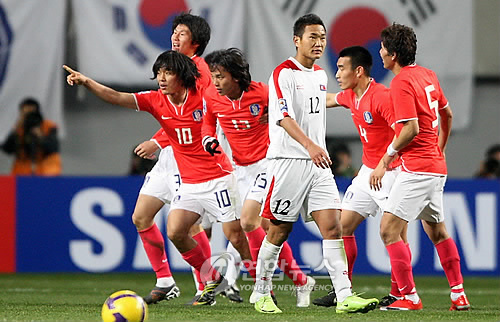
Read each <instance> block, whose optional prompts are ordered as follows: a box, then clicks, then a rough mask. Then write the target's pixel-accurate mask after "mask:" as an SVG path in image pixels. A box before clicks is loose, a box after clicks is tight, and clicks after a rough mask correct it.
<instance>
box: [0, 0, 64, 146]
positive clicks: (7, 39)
mask: <svg viewBox="0 0 500 322" xmlns="http://www.w3.org/2000/svg"><path fill="white" fill-rule="evenodd" d="M65 15H66V0H48V1H19V0H0V141H1V142H3V140H4V139H5V138H6V136H7V134H8V133H9V132H10V131H11V130H12V128H13V127H14V124H15V122H16V120H17V118H18V114H19V108H18V107H19V103H20V102H21V101H22V100H23V99H24V98H26V97H28V96H30V97H33V98H35V99H37V100H38V101H39V102H40V104H41V110H42V113H43V115H44V117H45V118H47V119H50V120H53V121H55V122H56V123H57V124H58V125H59V130H60V132H59V133H60V134H62V133H63V132H64V127H63V125H64V124H63V122H62V121H63V110H62V88H63V85H64V84H63V72H62V69H61V65H62V63H63V54H64V32H63V30H64V21H65Z"/></svg>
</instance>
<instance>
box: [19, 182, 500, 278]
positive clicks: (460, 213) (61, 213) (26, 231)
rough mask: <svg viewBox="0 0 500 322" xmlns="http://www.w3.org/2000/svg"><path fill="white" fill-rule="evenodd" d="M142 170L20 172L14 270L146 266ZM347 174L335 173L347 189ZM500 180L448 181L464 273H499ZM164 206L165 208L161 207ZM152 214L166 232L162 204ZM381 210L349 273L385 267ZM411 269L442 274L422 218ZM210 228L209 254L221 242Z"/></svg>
mask: <svg viewBox="0 0 500 322" xmlns="http://www.w3.org/2000/svg"><path fill="white" fill-rule="evenodd" d="M141 184H142V178H140V177H95V178H93V177H60V178H31V177H26V178H22V177H19V178H17V182H16V185H15V186H14V187H15V188H14V189H16V202H17V209H16V214H15V216H16V232H15V234H16V243H15V247H16V250H15V254H16V255H15V256H16V258H15V262H16V268H15V271H18V272H78V271H85V272H111V271H144V270H150V266H149V264H148V261H147V258H146V257H145V254H144V251H143V250H142V244H141V241H140V239H139V238H138V235H137V233H136V230H135V227H134V225H133V224H132V221H131V215H132V212H133V209H134V206H135V200H136V198H137V193H138V191H139V189H140V186H141ZM348 184H349V182H348V181H343V180H339V181H338V186H339V189H340V190H341V191H344V190H345V188H346V187H347V185H348ZM499 199H500V181H486V180H452V179H450V180H448V182H447V184H446V188H445V196H444V202H445V215H446V223H447V227H448V231H449V232H450V234H451V235H452V236H453V238H454V239H455V240H456V242H457V246H458V248H459V251H460V255H461V259H462V261H461V264H462V272H463V274H464V275H490V276H498V275H500V274H499V273H500V269H499V264H498V249H499V238H498V222H499V218H500V216H499V213H500V210H499V206H498V205H499ZM165 208H167V207H165ZM165 208H164V209H163V210H162V211H161V212H160V214H159V215H158V216H157V223H158V225H159V227H160V228H161V229H162V230H163V231H164V230H165V223H166V221H165V220H166V214H167V209H165ZM379 220H380V216H378V217H376V218H369V219H368V220H367V221H365V223H363V224H362V225H361V226H360V227H359V228H358V230H357V231H356V238H357V244H358V251H359V253H358V258H357V261H356V265H355V268H354V273H355V274H356V273H361V274H385V273H388V272H389V271H390V266H389V259H388V257H387V253H386V251H385V248H384V247H383V244H382V242H381V241H380V238H379V236H378V227H379ZM318 237H319V233H318V231H317V229H316V227H315V225H314V223H308V224H304V223H302V222H301V221H300V222H298V223H297V224H295V227H294V230H293V233H292V236H291V238H290V240H289V243H290V244H291V246H292V249H293V252H294V254H295V256H296V258H297V261H298V263H299V264H300V265H301V266H302V268H303V270H304V271H306V272H308V273H311V274H318V273H319V274H321V273H325V272H326V271H325V270H324V269H322V268H321V261H322V256H321V240H320V239H319V238H318ZM409 240H410V244H411V248H412V254H413V264H414V274H415V275H419V274H425V275H432V274H442V269H441V266H440V264H439V259H438V258H437V255H436V253H435V250H434V247H433V245H432V243H430V242H429V240H428V238H427V236H426V235H425V233H424V232H423V230H422V228H421V224H420V223H419V222H413V223H411V224H410V226H409ZM226 243H227V242H226V240H225V239H224V237H223V236H222V231H221V229H220V227H217V226H216V227H214V237H213V239H212V246H213V251H214V253H217V252H222V251H223V250H224V248H225V245H226ZM167 250H168V256H169V261H170V265H171V268H172V270H173V271H188V270H189V268H188V266H187V264H186V263H185V262H184V261H183V260H182V258H181V257H180V255H179V254H178V252H177V250H176V249H175V247H173V245H172V244H171V243H170V242H167Z"/></svg>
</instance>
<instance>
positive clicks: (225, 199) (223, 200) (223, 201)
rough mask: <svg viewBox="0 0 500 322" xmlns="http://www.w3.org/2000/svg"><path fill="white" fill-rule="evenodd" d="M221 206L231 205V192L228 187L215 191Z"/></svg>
mask: <svg viewBox="0 0 500 322" xmlns="http://www.w3.org/2000/svg"><path fill="white" fill-rule="evenodd" d="M214 194H215V198H216V199H217V203H218V204H219V208H221V209H222V208H226V207H229V206H231V198H229V192H228V191H227V189H224V190H221V191H217V192H214Z"/></svg>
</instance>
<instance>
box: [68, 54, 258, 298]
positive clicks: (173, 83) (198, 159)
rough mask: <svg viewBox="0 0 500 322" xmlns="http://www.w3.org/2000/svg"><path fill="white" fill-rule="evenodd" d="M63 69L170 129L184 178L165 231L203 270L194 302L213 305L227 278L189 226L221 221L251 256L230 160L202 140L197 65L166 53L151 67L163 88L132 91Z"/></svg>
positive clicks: (103, 96)
mask: <svg viewBox="0 0 500 322" xmlns="http://www.w3.org/2000/svg"><path fill="white" fill-rule="evenodd" d="M64 68H65V69H66V70H67V71H68V72H69V73H70V74H69V75H68V76H67V82H68V84H70V85H73V84H77V85H84V86H85V87H86V88H87V89H89V90H90V91H91V92H92V93H94V94H95V95H96V96H98V97H99V98H101V99H103V100H105V101H106V102H109V103H112V104H115V105H120V106H123V107H126V108H130V109H138V110H141V111H147V112H149V113H150V114H152V115H153V116H154V117H155V118H156V119H157V120H158V122H159V123H160V124H161V126H162V128H163V130H165V132H166V133H167V135H168V138H169V140H170V144H171V145H172V149H173V151H174V156H175V158H176V160H177V165H178V168H179V172H180V175H181V179H182V185H181V187H180V188H179V191H178V192H177V194H176V196H174V198H173V200H172V204H171V207H170V212H169V216H168V223H167V234H168V237H169V239H170V240H171V241H172V242H173V244H174V245H175V246H176V248H177V249H178V250H179V252H180V253H181V255H182V257H183V258H184V260H186V262H188V263H189V264H190V265H191V266H192V267H194V268H196V269H198V270H199V271H200V275H202V279H203V280H204V282H205V283H206V285H205V288H204V290H203V293H202V294H201V296H200V298H199V299H198V301H197V302H195V303H193V304H194V305H213V304H215V295H216V294H215V293H216V291H217V289H218V288H219V286H220V285H221V283H222V281H223V278H222V276H221V275H220V274H219V273H218V272H217V271H216V270H215V269H213V267H212V265H211V263H210V260H209V257H208V256H207V255H206V254H205V253H204V252H203V249H201V247H200V246H199V244H198V243H197V242H196V241H195V240H194V239H193V238H191V237H190V235H189V231H190V229H191V227H192V226H193V225H194V224H195V223H197V222H198V221H199V220H200V218H201V216H208V217H209V218H210V220H211V221H215V220H218V221H220V222H222V223H223V231H224V233H225V235H226V237H227V239H228V240H229V241H230V242H231V243H232V244H233V245H234V246H235V248H236V249H237V250H238V252H239V253H240V254H241V256H242V258H243V259H251V255H250V250H249V248H248V242H247V240H246V238H245V235H244V233H243V231H242V229H241V226H240V222H239V207H240V204H239V200H238V198H239V196H238V194H237V187H236V181H235V178H234V175H233V173H232V166H231V163H230V161H229V159H228V158H227V156H226V155H225V154H224V153H221V154H218V155H215V156H210V155H209V154H207V153H206V152H205V151H204V150H203V146H202V144H201V125H202V118H203V113H202V108H203V100H202V97H203V91H204V89H203V88H202V87H201V86H198V85H197V83H196V78H198V77H199V72H198V69H197V67H196V65H195V63H194V62H193V61H192V60H191V59H190V58H189V57H187V56H185V55H183V54H181V53H179V52H176V51H172V50H171V51H167V52H164V53H162V54H161V55H160V56H158V58H157V60H156V62H155V64H154V65H153V75H155V78H156V80H157V81H158V85H159V87H160V88H159V90H157V91H145V92H140V93H133V94H132V93H124V92H118V91H115V90H113V89H111V88H109V87H106V86H104V85H102V84H100V83H98V82H96V81H94V80H92V79H90V78H88V77H86V76H85V75H83V74H81V73H79V72H76V71H74V70H72V69H71V68H69V67H67V66H64Z"/></svg>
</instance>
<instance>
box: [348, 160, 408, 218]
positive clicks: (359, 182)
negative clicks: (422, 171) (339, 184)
mask: <svg viewBox="0 0 500 322" xmlns="http://www.w3.org/2000/svg"><path fill="white" fill-rule="evenodd" d="M373 170H374V169H371V168H368V167H367V166H366V165H362V166H361V169H359V172H358V175H357V176H356V177H355V178H354V179H353V180H352V183H351V185H350V186H349V187H348V188H347V190H346V192H345V194H344V198H343V199H342V210H350V211H355V212H357V213H358V214H360V215H361V216H363V217H365V218H368V216H373V217H375V216H376V215H377V214H378V213H379V212H382V210H383V209H384V207H385V205H386V202H387V198H388V197H389V193H390V191H391V187H392V185H393V183H394V180H395V179H396V176H397V175H398V173H399V172H400V168H397V169H394V170H390V171H386V172H385V175H384V177H383V178H382V189H381V190H379V191H376V190H374V189H371V188H370V174H371V173H372V172H373Z"/></svg>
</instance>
